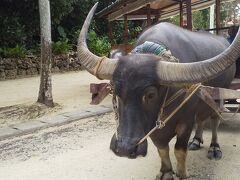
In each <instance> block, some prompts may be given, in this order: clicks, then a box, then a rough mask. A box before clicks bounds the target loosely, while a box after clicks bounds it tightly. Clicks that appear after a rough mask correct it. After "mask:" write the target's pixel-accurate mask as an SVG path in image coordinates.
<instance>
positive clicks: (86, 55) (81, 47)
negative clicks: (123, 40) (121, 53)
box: [77, 3, 118, 80]
mask: <svg viewBox="0 0 240 180" xmlns="http://www.w3.org/2000/svg"><path fill="white" fill-rule="evenodd" d="M97 5H98V3H96V4H95V5H94V6H93V7H92V9H91V11H90V12H89V13H88V16H87V18H86V19H85V22H84V24H83V27H82V30H81V32H80V35H79V38H78V47H77V53H78V59H79V60H80V62H81V64H82V65H83V66H84V67H85V68H86V70H87V71H88V72H90V73H91V74H93V75H95V76H96V77H98V78H99V79H109V80H111V79H112V74H113V71H114V69H115V67H116V65H117V63H118V60H117V59H109V58H107V57H99V56H96V55H95V54H93V53H92V52H91V51H90V50H89V49H88V47H87V43H86V37H87V33H88V28H89V25H90V23H91V20H92V17H93V14H94V12H95V10H96V8H97Z"/></svg>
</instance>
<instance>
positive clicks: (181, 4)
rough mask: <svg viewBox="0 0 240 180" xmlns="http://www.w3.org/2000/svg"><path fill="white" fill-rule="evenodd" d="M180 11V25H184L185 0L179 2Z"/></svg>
mask: <svg viewBox="0 0 240 180" xmlns="http://www.w3.org/2000/svg"><path fill="white" fill-rule="evenodd" d="M179 11H180V14H179V15H180V26H181V27H183V1H182V0H181V1H180V2H179Z"/></svg>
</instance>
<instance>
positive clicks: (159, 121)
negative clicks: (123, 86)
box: [112, 84, 201, 145]
mask: <svg viewBox="0 0 240 180" xmlns="http://www.w3.org/2000/svg"><path fill="white" fill-rule="evenodd" d="M200 87H201V84H195V85H192V86H190V87H189V88H185V89H180V90H179V91H177V92H176V93H175V94H173V95H172V96H171V97H170V98H169V99H168V100H167V97H168V92H169V87H168V88H167V92H166V95H165V97H164V101H163V105H162V106H161V108H160V111H159V114H158V118H157V121H156V125H155V127H154V128H152V129H151V130H150V131H149V133H148V134H147V135H146V136H144V137H143V138H142V139H141V140H140V141H139V142H138V143H137V145H139V144H141V143H142V142H143V141H145V140H146V139H147V138H148V137H149V136H150V135H151V134H152V133H153V132H154V131H156V130H157V129H159V130H160V129H162V128H164V127H165V125H166V123H168V122H169V120H170V119H171V118H172V117H173V116H174V115H175V114H176V113H177V112H178V111H179V110H180V109H181V108H182V107H183V106H184V104H186V103H187V102H188V100H189V99H190V98H191V97H192V96H193V95H194V94H195V93H196V92H197V90H198V89H199V88H200ZM112 93H113V91H112ZM184 93H185V97H184V99H183V100H182V102H181V103H180V104H179V105H178V106H177V107H176V109H175V110H174V111H172V112H171V114H169V115H168V116H167V117H165V118H163V112H164V108H165V107H167V106H168V105H170V104H171V103H172V102H174V100H176V99H177V98H178V97H180V96H181V95H183V94H184ZM112 96H113V97H112V104H113V111H114V115H115V121H116V133H115V135H116V139H117V138H118V126H119V112H118V102H117V96H116V95H115V93H113V94H112Z"/></svg>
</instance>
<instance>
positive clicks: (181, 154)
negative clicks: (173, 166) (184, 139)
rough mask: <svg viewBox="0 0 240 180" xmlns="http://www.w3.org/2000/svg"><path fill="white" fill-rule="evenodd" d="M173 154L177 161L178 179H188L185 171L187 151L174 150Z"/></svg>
mask: <svg viewBox="0 0 240 180" xmlns="http://www.w3.org/2000/svg"><path fill="white" fill-rule="evenodd" d="M174 154H175V157H176V159H177V172H176V175H177V176H178V177H179V178H180V179H185V178H188V177H189V176H188V173H187V169H186V158H187V150H186V149H185V150H184V149H176V148H175V149H174Z"/></svg>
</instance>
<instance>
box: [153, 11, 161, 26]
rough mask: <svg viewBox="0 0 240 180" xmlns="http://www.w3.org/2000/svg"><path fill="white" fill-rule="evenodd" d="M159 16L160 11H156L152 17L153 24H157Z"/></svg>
mask: <svg viewBox="0 0 240 180" xmlns="http://www.w3.org/2000/svg"><path fill="white" fill-rule="evenodd" d="M160 17H161V14H160V12H158V13H157V14H156V15H155V18H154V24H157V23H158V21H159V18H160Z"/></svg>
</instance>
